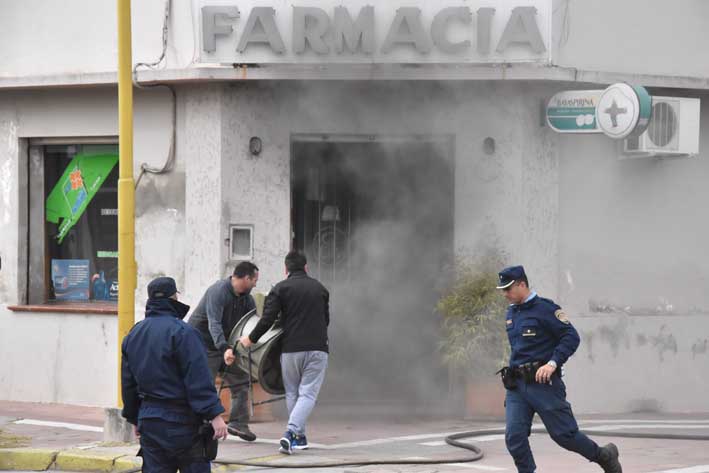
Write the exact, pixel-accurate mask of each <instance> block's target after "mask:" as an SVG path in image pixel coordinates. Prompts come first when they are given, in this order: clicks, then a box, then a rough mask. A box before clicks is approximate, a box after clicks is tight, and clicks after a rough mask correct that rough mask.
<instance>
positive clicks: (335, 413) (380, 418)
mask: <svg viewBox="0 0 709 473" xmlns="http://www.w3.org/2000/svg"><path fill="white" fill-rule="evenodd" d="M357 409H360V408H359V407H358V408H357ZM357 409H354V410H348V408H347V407H345V406H334V407H333V406H326V407H324V408H323V409H322V410H321V412H317V410H316V413H315V415H314V416H313V418H312V421H311V423H310V425H309V428H308V429H309V430H308V439H309V442H310V444H311V448H310V449H309V450H307V451H300V452H296V454H294V455H293V456H290V457H289V456H285V455H281V454H278V453H277V449H278V439H279V438H280V436H281V434H282V432H283V421H282V420H276V421H271V422H259V423H252V425H251V427H252V430H253V431H254V432H255V433H256V434H257V435H258V437H259V438H258V440H257V441H256V442H252V443H249V442H244V441H242V440H240V439H237V438H233V437H230V438H229V439H227V440H226V441H224V442H222V443H221V445H220V450H219V457H218V459H222V460H224V459H229V460H248V459H250V460H259V461H269V462H273V461H277V462H281V463H286V464H287V465H288V466H289V467H288V468H287V469H285V470H284V469H275V468H257V467H241V468H239V469H240V470H243V471H298V470H299V469H298V468H297V465H298V463H313V462H324V461H363V460H367V461H368V460H381V459H388V460H389V459H399V460H401V459H404V460H417V459H418V460H425V459H439V460H442V461H444V462H445V463H442V464H437V465H380V466H362V467H357V466H342V467H331V468H315V469H308V470H300V471H309V472H325V471H327V472H340V473H345V472H353V473H354V472H367V473H395V472H421V473H424V472H447V471H451V472H455V471H458V472H461V471H488V472H510V473H514V472H515V471H516V470H515V468H514V464H513V462H512V459H511V458H510V456H509V454H508V453H507V451H506V449H505V443H504V436H503V435H486V436H483V437H479V438H476V439H475V440H471V441H472V442H473V443H474V444H476V445H478V446H479V447H481V448H482V449H483V451H484V457H483V459H481V460H480V461H476V462H472V463H459V462H456V461H454V460H453V459H454V458H458V459H460V458H461V457H467V456H469V454H470V452H467V451H465V450H462V449H458V448H453V447H450V446H448V445H446V444H445V442H444V441H443V439H444V437H445V436H446V435H449V434H451V433H456V432H462V431H469V430H477V429H500V428H503V427H504V426H503V424H502V422H501V421H499V420H498V421H472V420H466V419H462V418H459V419H455V418H447V419H420V418H418V419H410V418H401V416H400V415H398V416H396V417H387V416H384V415H377V416H366V415H360V414H359V413H358V411H357ZM103 417H104V413H103V409H100V408H95V407H82V406H71V405H62V404H39V403H21V402H7V401H0V430H2V431H3V432H4V433H5V435H6V436H8V435H9V436H10V437H9V438H11V439H15V440H14V441H15V442H16V445H9V446H15V447H22V448H25V449H26V448H37V449H51V450H54V451H61V452H77V451H79V452H83V454H86V455H92V454H95V455H96V456H97V458H98V457H99V456H100V455H112V458H116V457H118V456H125V458H129V459H133V456H134V455H135V452H136V451H137V445H135V444H115V443H105V442H104V441H103V433H102V427H103ZM579 422H580V424H581V427H582V429H584V430H589V431H596V432H604V433H606V434H610V435H613V433H614V432H638V433H652V434H696V435H705V436H707V435H709V414H706V415H691V416H690V415H667V414H628V415H615V416H589V417H582V418H581V419H579ZM596 440H597V441H598V443H599V444H604V443H607V442H609V441H612V442H614V443H616V444H617V445H618V447H619V449H620V452H621V462H622V464H623V470H624V471H625V472H626V473H709V441H689V440H659V439H657V440H655V439H631V438H617V437H597V438H596ZM530 442H531V445H532V449H533V451H534V454H535V459H536V462H537V466H538V472H539V473H569V472H574V473H587V472H588V473H591V472H599V471H601V470H600V468H599V467H598V465H596V464H592V463H589V462H587V461H585V460H584V459H583V458H581V457H580V456H578V455H576V454H574V453H571V452H567V451H565V450H563V449H562V448H560V447H559V446H557V445H556V444H555V443H554V442H553V441H552V440H551V439H550V438H549V437H548V436H547V435H546V434H545V433H539V434H532V436H531V439H530ZM2 453H3V450H2V449H0V465H1V464H2ZM66 465H70V464H66ZM97 465H98V464H97ZM117 465H118V464H117V463H116V464H115V465H114V468H113V471H120V468H118V467H117ZM109 466H110V462H109ZM215 466H216V465H215ZM60 467H61V465H58V464H52V465H50V468H60ZM61 468H62V469H63V470H64V471H67V467H66V466H64V467H61ZM102 468H104V467H102ZM80 469H81V470H84V471H85V470H86V469H87V467H86V466H85V465H84V466H82V467H81V468H80ZM96 469H99V466H97V468H96ZM215 469H217V468H215ZM221 469H222V470H224V469H225V468H223V467H222V468H221ZM230 469H234V468H233V467H230V468H228V469H227V470H230ZM12 471H17V469H14V470H12Z"/></svg>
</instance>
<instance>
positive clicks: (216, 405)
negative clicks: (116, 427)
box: [121, 277, 227, 473]
mask: <svg viewBox="0 0 709 473" xmlns="http://www.w3.org/2000/svg"><path fill="white" fill-rule="evenodd" d="M188 310H189V306H188V305H185V304H182V303H180V302H178V300H177V288H176V286H175V280H174V279H172V278H167V277H161V278H157V279H155V280H153V281H152V282H151V283H150V284H149V285H148V303H147V304H146V306H145V320H143V321H141V322H138V323H137V324H136V325H135V326H134V327H133V328H132V329H131V331H130V333H129V334H128V335H126V337H125V338H124V339H123V344H122V351H121V352H122V355H123V356H122V361H121V391H122V392H121V394H122V398H123V406H124V407H123V412H122V415H123V417H125V418H126V420H127V421H128V422H130V423H131V424H133V431H134V432H135V435H136V437H138V438H140V447H141V452H142V453H141V455H142V457H143V471H146V472H151V473H152V472H160V473H162V472H175V471H177V469H178V468H179V470H180V471H181V472H182V473H204V472H209V471H210V464H209V459H208V457H207V452H206V451H205V444H204V439H203V438H202V436H201V434H200V427H201V425H202V423H203V422H204V421H210V422H211V424H212V427H213V429H214V438H215V439H217V438H225V437H226V433H227V432H226V424H225V423H224V420H222V417H221V415H220V414H221V413H222V412H224V408H223V407H222V405H221V402H219V398H218V397H217V391H216V389H214V381H213V378H212V377H211V376H210V375H209V368H208V367H207V357H206V356H205V354H204V349H203V348H202V341H201V340H200V336H199V334H198V333H197V331H196V330H194V329H193V328H192V327H190V326H189V325H187V324H186V323H185V322H183V321H182V318H183V317H184V316H185V315H186V314H187V311H188Z"/></svg>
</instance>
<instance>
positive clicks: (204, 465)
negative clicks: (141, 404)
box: [138, 418, 211, 473]
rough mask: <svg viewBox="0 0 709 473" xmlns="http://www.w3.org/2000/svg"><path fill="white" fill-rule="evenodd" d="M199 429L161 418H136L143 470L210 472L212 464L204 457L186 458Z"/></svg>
mask: <svg viewBox="0 0 709 473" xmlns="http://www.w3.org/2000/svg"><path fill="white" fill-rule="evenodd" d="M198 428H199V426H197V425H188V424H178V423H176V422H168V421H166V420H162V419H153V418H149V419H141V420H140V421H138V430H139V431H140V449H141V452H142V457H143V473H175V472H176V471H177V470H178V469H179V470H180V472H181V473H209V472H210V471H211V465H210V463H209V461H208V460H207V459H206V458H189V457H190V455H189V454H188V452H189V451H190V449H191V448H192V446H193V445H194V444H195V443H196V442H198V441H199V434H198ZM185 457H187V458H185Z"/></svg>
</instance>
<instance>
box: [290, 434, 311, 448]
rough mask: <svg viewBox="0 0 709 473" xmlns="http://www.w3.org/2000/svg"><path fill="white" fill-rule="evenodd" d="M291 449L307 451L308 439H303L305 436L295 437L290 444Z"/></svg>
mask: <svg viewBox="0 0 709 473" xmlns="http://www.w3.org/2000/svg"><path fill="white" fill-rule="evenodd" d="M291 448H293V450H307V449H308V439H307V438H305V435H296V436H295V440H293V442H291Z"/></svg>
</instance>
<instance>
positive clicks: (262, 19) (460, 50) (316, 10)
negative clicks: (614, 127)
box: [195, 0, 552, 64]
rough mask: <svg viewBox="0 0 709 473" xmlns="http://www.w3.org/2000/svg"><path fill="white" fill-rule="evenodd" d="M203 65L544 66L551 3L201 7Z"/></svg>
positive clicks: (324, 2) (356, 1)
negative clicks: (437, 64)
mask: <svg viewBox="0 0 709 473" xmlns="http://www.w3.org/2000/svg"><path fill="white" fill-rule="evenodd" d="M197 7H198V10H199V15H200V21H199V25H195V27H197V28H199V31H200V34H199V37H200V57H199V61H200V62H202V63H238V64H263V63H355V64H356V63H497V62H548V61H549V43H550V34H551V14H552V13H551V0H515V1H511V0H497V1H494V2H490V1H487V2H483V1H481V2H475V1H465V0H454V1H452V2H445V3H439V2H430V1H425V0H418V1H416V0H413V1H412V0H409V1H408V2H407V1H405V0H391V1H386V2H377V3H375V4H368V3H367V2H366V1H360V0H351V1H348V2H346V3H345V2H341V1H335V0H320V1H318V0H311V2H310V4H307V3H306V4H302V3H300V2H298V3H293V2H291V1H285V0H284V1H278V0H273V1H272V3H271V4H265V3H263V2H257V1H253V0H249V1H244V2H231V3H230V2H228V1H222V2H219V3H214V0H212V2H210V1H209V0H203V1H202V3H200V4H198V5H197Z"/></svg>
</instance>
